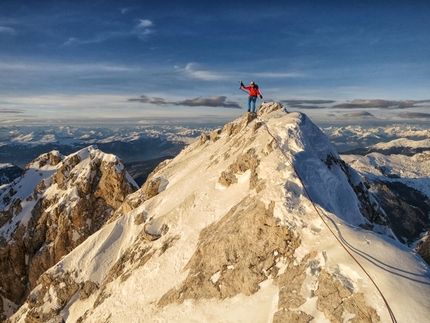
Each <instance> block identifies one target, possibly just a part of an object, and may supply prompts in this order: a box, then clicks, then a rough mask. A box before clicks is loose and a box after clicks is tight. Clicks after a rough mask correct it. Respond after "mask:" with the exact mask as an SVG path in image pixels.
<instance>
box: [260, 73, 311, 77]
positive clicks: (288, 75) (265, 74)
mask: <svg viewBox="0 0 430 323" xmlns="http://www.w3.org/2000/svg"><path fill="white" fill-rule="evenodd" d="M253 75H255V77H264V78H296V77H304V76H305V75H304V74H302V73H295V72H291V73H272V72H267V73H255V74H253Z"/></svg>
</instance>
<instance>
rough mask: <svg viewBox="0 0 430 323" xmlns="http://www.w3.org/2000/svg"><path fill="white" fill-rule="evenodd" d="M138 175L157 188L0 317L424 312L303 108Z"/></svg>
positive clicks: (416, 266)
mask: <svg viewBox="0 0 430 323" xmlns="http://www.w3.org/2000/svg"><path fill="white" fill-rule="evenodd" d="M271 110H275V111H271ZM363 165H365V164H364V162H363ZM363 167H365V166H363ZM369 167H370V166H369ZM49 172H50V170H49V169H47V170H46V176H48V175H49ZM35 176H36V175H35ZM37 176H39V175H37ZM44 176H45V175H44ZM150 179H152V180H154V181H157V182H158V183H160V185H159V188H158V194H157V195H156V196H154V197H152V198H150V199H148V200H146V201H145V202H143V203H142V204H141V205H140V206H138V207H137V208H135V209H133V210H131V211H130V212H128V213H126V214H124V215H123V216H121V217H120V218H118V219H117V220H116V221H114V222H112V223H109V224H107V225H106V226H104V227H103V228H102V229H101V230H100V231H98V232H96V233H95V234H93V235H92V236H90V237H89V238H88V239H87V240H86V241H85V242H83V243H82V244H81V245H79V246H78V247H77V248H76V249H74V250H73V251H72V252H71V253H70V254H69V255H67V256H66V257H64V258H63V259H62V260H61V261H60V262H59V263H58V264H57V265H55V266H54V267H52V268H51V269H50V270H49V271H48V272H47V273H45V274H44V275H43V277H42V278H41V279H40V284H39V285H38V286H37V287H36V288H35V289H34V290H33V291H32V293H31V294H30V296H29V299H28V301H27V302H26V303H25V304H24V305H23V306H22V307H21V308H20V309H19V310H18V311H17V312H16V313H15V315H13V316H12V318H11V319H10V322H27V321H26V319H29V318H30V317H31V318H34V317H39V318H42V317H44V318H45V322H58V319H60V317H61V318H62V319H64V321H65V322H199V323H200V322H224V323H227V322H234V323H237V322H246V323H249V322H286V318H287V317H289V318H294V317H295V318H297V317H301V318H302V319H303V318H305V317H307V318H308V321H309V322H318V323H325V322H334V321H336V319H337V320H338V321H339V322H344V323H347V322H351V323H352V322H359V321H360V322H373V321H374V322H392V319H391V318H390V316H389V311H388V309H387V306H386V305H385V302H384V299H383V297H385V299H386V302H387V303H388V304H389V306H390V308H391V310H392V311H393V313H394V315H395V318H396V320H397V322H399V323H400V322H403V323H414V322H416V323H422V322H427V321H428V317H429V315H430V307H429V296H430V270H429V267H428V266H427V265H426V264H425V262H424V261H423V260H422V259H421V258H420V257H419V256H417V254H415V253H414V252H413V251H412V250H411V249H409V248H407V247H405V246H404V245H402V244H401V243H400V242H399V241H397V239H395V238H394V235H393V234H392V232H391V230H390V229H389V228H387V227H386V226H384V225H377V224H375V223H373V222H372V221H370V220H369V219H368V218H366V217H365V216H364V215H363V214H362V211H361V210H362V205H363V204H362V203H363V202H362V201H361V200H360V199H359V198H358V196H357V194H358V193H357V192H355V191H354V189H353V186H354V187H355V186H360V185H361V184H362V180H361V178H360V176H359V175H358V174H357V173H356V172H355V171H354V170H353V169H351V168H349V167H347V166H345V164H343V163H342V161H341V159H340V157H339V155H338V154H337V152H336V149H335V148H334V146H333V145H332V144H331V143H330V141H329V139H328V138H327V137H326V136H325V135H324V134H323V133H322V132H321V130H320V129H319V128H318V127H317V126H316V125H314V124H313V123H312V121H311V120H310V119H309V118H308V117H307V116H306V115H304V114H301V113H297V112H294V113H288V112H286V111H285V110H284V109H279V110H276V105H275V104H273V103H267V104H265V105H263V107H262V108H260V111H259V115H258V117H257V118H254V117H253V116H251V115H245V116H244V117H242V118H240V119H238V120H236V121H234V122H232V123H231V124H228V125H226V126H225V127H224V128H223V129H222V130H221V129H220V130H216V131H214V132H212V133H211V134H210V135H208V136H206V137H204V136H201V137H200V139H199V140H197V141H195V142H194V143H192V144H191V145H190V146H188V147H186V148H185V149H183V150H182V152H181V153H180V154H179V155H178V156H177V157H176V158H174V159H172V160H170V161H169V162H167V163H166V164H165V165H164V167H162V168H160V169H159V170H158V171H157V172H155V173H154V174H153V175H152V177H151V178H150ZM23 190H24V188H23ZM20 194H21V192H20ZM22 194H24V192H22ZM308 194H309V195H308ZM365 194H366V191H363V193H362V196H365ZM24 195H25V194H24ZM369 203H376V202H375V201H372V200H370V202H369ZM372 205H373V207H375V208H377V205H376V204H372ZM380 216H381V217H382V219H383V216H384V214H383V212H382V213H381V214H380ZM364 228H373V230H367V229H364ZM285 237H288V238H285ZM279 239H280V240H279ZM279 241H281V242H282V243H280V242H279ZM340 242H341V243H340ZM223 246H225V248H224V247H223ZM222 248H224V249H222ZM259 252H260V253H259ZM351 255H352V256H353V257H351ZM248 259H250V260H248ZM363 268H364V269H365V271H363ZM257 269H258V270H257ZM294 272H297V275H293V273H294ZM372 280H373V281H374V282H375V284H376V286H375V285H374V283H373V282H372ZM293 286H294V288H293ZM334 286H335V288H334ZM290 287H291V290H290V289H289V288H290ZM333 288H334V289H333ZM377 288H379V289H380V291H381V293H380V292H378V290H377ZM382 296H383V297H382ZM336 299H339V300H341V301H339V303H336V302H337V301H336ZM348 302H351V303H348ZM336 304H337V305H336ZM348 304H353V305H351V306H350V307H348V306H349V305H348ZM357 308H359V309H360V310H357ZM338 311H341V312H338ZM354 311H357V312H354ZM360 311H361V312H363V311H366V313H367V314H366V315H368V316H366V318H365V320H364V319H363V318H359V315H364V314H358V313H359V312H360ZM363 313H364V312H363ZM311 318H313V319H311ZM340 318H341V319H340Z"/></svg>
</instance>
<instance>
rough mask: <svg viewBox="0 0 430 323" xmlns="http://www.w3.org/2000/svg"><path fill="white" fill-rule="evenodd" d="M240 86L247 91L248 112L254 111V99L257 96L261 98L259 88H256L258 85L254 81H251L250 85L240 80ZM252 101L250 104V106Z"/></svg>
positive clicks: (255, 99)
mask: <svg viewBox="0 0 430 323" xmlns="http://www.w3.org/2000/svg"><path fill="white" fill-rule="evenodd" d="M240 88H241V89H244V90H246V91H248V92H249V97H248V112H252V113H255V101H257V96H259V97H260V99H262V98H263V96H262V95H261V93H260V90H259V89H258V85H257V84H255V83H254V82H251V84H250V86H245V85H243V83H242V81H240ZM251 103H252V106H251Z"/></svg>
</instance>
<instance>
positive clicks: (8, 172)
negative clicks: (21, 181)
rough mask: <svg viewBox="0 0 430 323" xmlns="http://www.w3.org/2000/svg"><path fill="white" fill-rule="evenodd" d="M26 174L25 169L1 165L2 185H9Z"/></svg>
mask: <svg viewBox="0 0 430 323" xmlns="http://www.w3.org/2000/svg"><path fill="white" fill-rule="evenodd" d="M23 172H24V170H23V169H21V168H19V167H18V166H15V165H12V164H0V185H3V184H9V183H10V182H12V181H13V180H14V179H16V178H18V177H19V176H21V175H22V173H23Z"/></svg>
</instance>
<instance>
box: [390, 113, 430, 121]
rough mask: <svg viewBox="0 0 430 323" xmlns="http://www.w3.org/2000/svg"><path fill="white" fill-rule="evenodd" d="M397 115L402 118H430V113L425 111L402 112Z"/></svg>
mask: <svg viewBox="0 0 430 323" xmlns="http://www.w3.org/2000/svg"><path fill="white" fill-rule="evenodd" d="M397 116H398V117H400V118H402V119H430V113H424V112H400V113H399V114H397Z"/></svg>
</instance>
